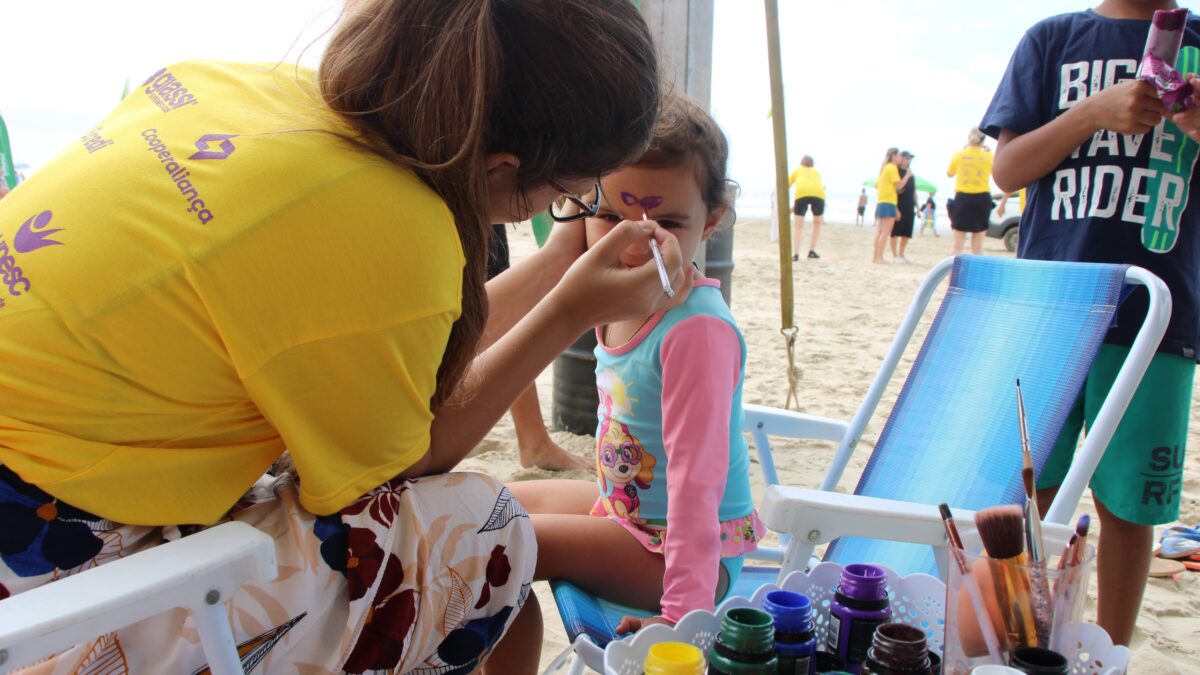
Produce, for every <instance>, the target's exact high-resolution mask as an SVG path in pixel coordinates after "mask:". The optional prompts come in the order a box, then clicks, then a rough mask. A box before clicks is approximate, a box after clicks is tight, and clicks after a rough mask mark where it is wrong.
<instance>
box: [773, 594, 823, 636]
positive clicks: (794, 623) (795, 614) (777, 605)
mask: <svg viewBox="0 0 1200 675" xmlns="http://www.w3.org/2000/svg"><path fill="white" fill-rule="evenodd" d="M763 610H765V611H766V613H767V614H770V615H771V618H772V619H773V620H774V621H775V632H776V633H808V632H812V630H813V622H812V600H810V599H809V598H808V596H807V595H803V594H801V593H793V592H792V591H771V592H770V593H767V597H766V598H765V599H763Z"/></svg>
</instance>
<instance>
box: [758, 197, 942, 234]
mask: <svg viewBox="0 0 1200 675" xmlns="http://www.w3.org/2000/svg"><path fill="white" fill-rule="evenodd" d="M872 192H873V191H870V190H868V193H867V220H868V222H871V221H872V220H873V215H872V214H873V213H874V209H875V195H874V194H872ZM772 200H773V195H771V194H769V193H768V194H763V193H748V194H743V195H740V196H739V197H738V200H737V213H738V218H769V217H770V216H771V213H772V211H773V209H774V204H773V203H772ZM857 206H858V194H857V193H850V192H840V193H839V192H826V193H825V221H826V222H829V223H848V224H851V225H853V224H854V218H855V207H857ZM942 206H943V205H942V204H940V203H939V204H938V208H939V209H940V208H942ZM791 209H792V205H791V202H790V201H789V202H788V212H789V213H790V212H791Z"/></svg>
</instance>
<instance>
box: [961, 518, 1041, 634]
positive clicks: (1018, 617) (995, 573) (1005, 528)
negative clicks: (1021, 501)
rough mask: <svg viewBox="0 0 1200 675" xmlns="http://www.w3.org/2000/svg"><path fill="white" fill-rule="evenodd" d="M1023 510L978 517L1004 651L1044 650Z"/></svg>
mask: <svg viewBox="0 0 1200 675" xmlns="http://www.w3.org/2000/svg"><path fill="white" fill-rule="evenodd" d="M1023 521H1024V518H1023V517H1022V515H1021V507H1019V506H1015V505H1008V506H993V507H990V508H986V509H982V510H980V511H978V512H976V513H975V527H976V529H978V530H979V538H980V539H982V540H983V548H984V550H985V551H987V554H988V556H989V557H990V558H992V560H993V562H991V563H989V567H990V571H991V575H992V589H991V590H992V592H993V593H995V596H996V604H997V605H998V606H999V607H1000V616H1001V624H1002V625H1000V626H998V627H997V631H998V633H999V634H1000V635H1002V636H1003V637H1004V641H1005V648H1006V649H1007V650H1008V651H1009V652H1012V651H1015V650H1017V649H1019V648H1021V647H1043V646H1045V645H1044V643H1042V642H1039V640H1038V630H1037V622H1036V620H1035V619H1034V614H1033V589H1032V580H1031V578H1030V575H1029V556H1028V555H1026V554H1025V525H1024V522H1023Z"/></svg>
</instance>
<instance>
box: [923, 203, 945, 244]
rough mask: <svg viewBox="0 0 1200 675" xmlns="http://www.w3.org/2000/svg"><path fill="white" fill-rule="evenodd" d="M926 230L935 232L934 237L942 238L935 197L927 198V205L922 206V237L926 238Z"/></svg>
mask: <svg viewBox="0 0 1200 675" xmlns="http://www.w3.org/2000/svg"><path fill="white" fill-rule="evenodd" d="M925 230H929V231H930V232H933V236H935V237H940V236H942V235H940V234H938V231H937V202H935V201H933V195H929V196H928V197H926V198H925V203H924V204H922V205H921V231H920V232H919V233H918V234H920V236H925Z"/></svg>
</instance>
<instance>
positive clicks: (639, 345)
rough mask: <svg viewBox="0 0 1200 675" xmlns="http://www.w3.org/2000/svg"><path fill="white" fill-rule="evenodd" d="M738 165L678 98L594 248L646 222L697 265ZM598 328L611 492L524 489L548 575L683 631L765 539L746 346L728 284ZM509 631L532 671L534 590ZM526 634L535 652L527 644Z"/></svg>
mask: <svg viewBox="0 0 1200 675" xmlns="http://www.w3.org/2000/svg"><path fill="white" fill-rule="evenodd" d="M728 154H729V153H728V146H727V144H726V141H725V136H724V134H722V132H721V130H720V128H718V127H717V125H716V123H715V122H714V121H713V120H712V118H711V117H709V116H708V114H707V113H705V112H704V111H703V110H702V109H700V108H699V107H697V106H696V105H694V104H692V103H690V102H688V101H685V100H678V99H674V100H668V101H666V102H664V107H663V111H662V113H661V114H660V117H659V120H658V123H657V125H656V129H655V133H654V138H653V139H652V140H651V143H650V147H649V149H648V150H647V151H646V153H645V154H644V155H643V156H642V158H641V159H640V160H639V161H638V162H637V163H636V164H634V165H633V166H632V167H629V168H626V169H622V170H620V171H618V172H616V173H614V174H612V175H610V176H608V177H607V178H605V179H603V181H602V182H601V191H602V193H603V200H602V206H601V208H600V210H599V212H598V213H597V214H596V217H594V218H588V219H587V221H586V229H587V243H588V246H594V245H595V244H596V242H598V241H599V240H600V238H601V237H604V236H605V234H607V233H608V232H609V230H611V229H612V228H614V227H615V226H616V225H617V224H618V223H620V222H621V221H623V220H641V219H643V218H646V219H649V220H653V221H656V222H657V223H658V224H659V225H660V226H661V227H663V228H665V229H666V230H667V231H669V232H670V233H671V234H673V235H674V236H675V237H676V238H677V240H678V242H679V248H680V250H681V252H682V255H683V259H684V261H685V262H690V261H692V260H693V258H694V256H695V254H696V250H697V249H698V248H699V247H700V245H701V244H702V242H703V241H704V240H705V239H707V238H708V237H709V236H710V235H712V234H713V232H715V231H716V230H717V226H718V224H719V223H720V222H722V219H723V218H724V216H725V215H726V214H727V213H728V212H729V209H730V202H729V200H730V196H729V195H730V189H729V181H728V180H727V179H726V175H725V170H726V169H725V164H726V160H727V158H728ZM643 212H645V214H644V215H643ZM647 243H648V242H647ZM650 258H651V252H650V250H649V247H648V245H639V246H636V247H631V248H629V249H626V251H625V262H626V264H628V265H637V264H641V263H642V262H644V261H646V260H649V259H650ZM596 332H597V340H598V342H599V345H598V346H597V348H596V359H597V365H596V380H597V386H598V388H599V393H600V409H599V418H600V419H599V425H598V428H597V433H596V472H597V479H596V481H595V483H593V482H591V481H571V480H538V481H529V482H521V483H516V484H514V485H510V486H509V488H510V489H511V490H512V492H513V494H514V495H516V497H517V498H518V499H519V500H520V501H521V503H522V504H523V505H524V506H525V508H526V510H527V511H528V512H529V513H530V514H531V518H532V519H533V526H534V532H535V535H536V536H537V540H538V560H537V569H536V571H535V574H534V578H535V579H556V578H557V579H568V580H570V581H572V582H573V583H575V584H577V585H579V586H580V587H582V588H584V589H585V590H587V591H589V592H591V593H595V594H597V595H600V596H601V597H604V598H606V599H609V600H612V601H615V602H619V603H621V604H625V605H631V606H635V607H640V608H644V609H647V610H650V611H656V612H658V615H657V616H655V617H653V618H651V619H647V620H645V621H641V620H636V619H633V618H629V617H627V618H626V619H625V620H624V621H623V622H622V625H621V627H620V630H621V631H622V632H624V631H626V630H637V629H638V628H640V627H641V626H642V625H645V624H648V623H668V624H673V623H674V622H676V621H678V620H679V619H680V618H681V617H682V616H683V615H684V614H686V613H687V612H689V611H691V610H693V609H707V610H710V611H711V610H712V609H713V606H714V603H715V601H717V600H720V599H722V598H723V597H724V596H725V594H726V592H727V591H728V589H729V588H730V587H731V586H732V585H733V583H734V581H735V580H736V579H737V576H738V573H739V572H740V571H741V567H742V561H743V555H744V554H745V553H747V552H749V551H753V550H754V549H755V548H756V547H757V545H758V544H757V543H758V539H759V536H760V534H761V533H762V532H763V526H762V524H761V522H760V521H759V520H758V515H757V514H756V513H755V511H754V505H753V502H752V501H751V496H750V480H749V476H748V469H749V464H750V462H749V456H748V454H747V447H746V441H745V439H744V438H743V436H742V375H743V369H744V366H745V361H746V347H745V342H744V340H743V339H742V335H741V333H740V332H739V331H738V328H737V325H736V323H735V322H734V319H733V315H732V314H731V313H730V311H729V307H728V306H726V304H725V302H724V301H723V300H722V298H721V292H720V284H719V283H718V282H717V281H715V280H711V279H704V278H700V277H697V278H696V279H695V281H694V282H693V285H692V288H691V294H690V295H689V296H688V297H687V299H686V301H684V302H683V303H682V304H680V305H678V306H676V307H675V308H673V309H670V310H667V311H666V312H658V313H655V314H651V315H649V316H645V317H642V318H639V319H634V320H630V321H622V322H618V323H611V324H608V325H604V326H600V327H598V328H597V329H596ZM597 486H598V487H599V494H598V495H597ZM509 635H510V636H511V637H509V638H506V639H505V642H503V643H502V644H501V647H498V648H497V651H496V652H495V653H494V654H493V662H495V659H498V658H512V661H511V662H510V665H511V666H512V668H513V670H512V672H524V670H525V669H527V668H529V665H528V664H530V663H532V664H536V663H537V654H538V650H539V649H540V646H541V617H540V610H539V608H538V606H537V602H536V601H535V596H534V595H530V596H529V600H528V601H527V602H526V604H525V606H524V609H523V610H522V612H521V615H520V616H519V617H518V618H517V620H516V623H515V624H514V628H513V630H512V631H510V633H509ZM522 635H524V638H523V639H524V640H526V641H527V642H526V643H525V644H524V645H523V646H519V647H518V646H516V645H514V644H512V643H516V642H518V641H520V640H522V637H521V636H522Z"/></svg>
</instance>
